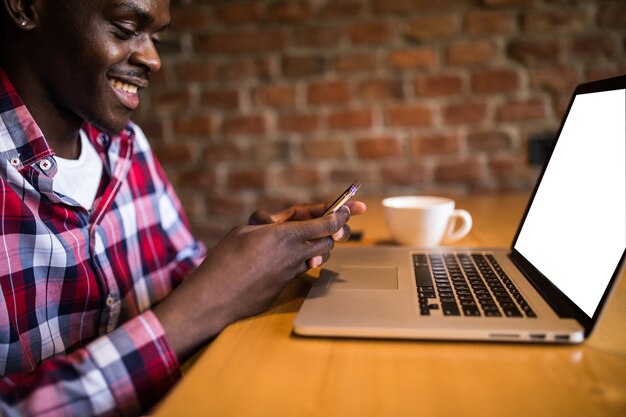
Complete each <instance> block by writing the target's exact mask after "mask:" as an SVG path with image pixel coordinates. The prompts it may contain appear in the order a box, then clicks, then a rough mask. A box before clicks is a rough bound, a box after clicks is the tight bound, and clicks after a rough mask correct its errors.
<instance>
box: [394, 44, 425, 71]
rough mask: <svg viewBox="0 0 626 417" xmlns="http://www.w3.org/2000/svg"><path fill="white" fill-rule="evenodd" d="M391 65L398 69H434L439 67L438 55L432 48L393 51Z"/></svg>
mask: <svg viewBox="0 0 626 417" xmlns="http://www.w3.org/2000/svg"><path fill="white" fill-rule="evenodd" d="M389 65H390V66H391V67H392V68H397V69H413V68H433V67H434V66H436V65H437V54H436V53H435V50H434V49H432V48H412V49H401V50H397V51H391V52H390V53H389Z"/></svg>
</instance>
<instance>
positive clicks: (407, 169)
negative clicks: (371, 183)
mask: <svg viewBox="0 0 626 417" xmlns="http://www.w3.org/2000/svg"><path fill="white" fill-rule="evenodd" d="M380 174H381V177H382V180H383V182H384V183H385V184H394V185H422V184H423V183H424V182H425V181H427V180H428V179H429V178H428V177H429V171H428V168H426V166H425V165H424V164H422V163H417V162H415V163H401V164H393V165H392V166H385V167H382V169H381V173H380Z"/></svg>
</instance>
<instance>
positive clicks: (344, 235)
mask: <svg viewBox="0 0 626 417" xmlns="http://www.w3.org/2000/svg"><path fill="white" fill-rule="evenodd" d="M350 234H351V230H350V226H348V225H347V224H345V225H343V227H342V228H341V229H339V231H338V232H336V233H335V234H334V235H332V238H333V240H334V241H335V242H345V241H346V240H348V239H350Z"/></svg>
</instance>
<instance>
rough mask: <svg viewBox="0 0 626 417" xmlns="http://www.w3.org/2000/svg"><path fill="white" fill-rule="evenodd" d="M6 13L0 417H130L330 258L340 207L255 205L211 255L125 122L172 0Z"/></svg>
mask: <svg viewBox="0 0 626 417" xmlns="http://www.w3.org/2000/svg"><path fill="white" fill-rule="evenodd" d="M0 17H1V21H0V154H1V158H0V231H1V232H0V286H1V289H2V297H0V374H1V375H3V377H2V378H1V379H0V410H1V411H2V412H0V414H6V415H36V414H43V415H60V414H63V415H113V414H115V415H118V414H122V415H137V414H140V413H142V412H145V411H147V410H149V409H150V407H151V406H152V405H153V404H154V403H155V402H156V401H158V400H159V399H160V398H161V397H162V396H163V394H164V393H165V392H167V390H168V389H169V388H171V386H172V385H173V384H174V383H175V382H176V381H177V379H178V378H179V376H180V371H179V362H180V361H182V360H184V359H185V358H187V357H188V356H189V355H190V354H192V353H193V352H194V351H196V350H197V349H198V348H199V347H200V346H202V345H203V344H204V343H206V342H207V341H208V340H210V338H212V337H213V336H215V335H216V334H217V333H218V332H220V331H221V330H222V329H223V328H224V327H225V326H226V325H228V324H229V323H232V322H233V321H235V320H238V319H240V318H242V317H246V316H249V315H253V314H257V313H259V312H261V311H263V310H264V309H265V308H267V307H268V306H269V305H270V304H271V302H272V301H273V300H274V299H275V297H276V296H277V294H278V293H279V292H280V291H281V290H282V289H283V288H284V286H285V285H286V283H287V282H289V281H290V280H291V279H292V278H293V277H295V276H297V275H298V274H300V273H302V272H304V271H305V270H306V269H308V268H309V267H311V266H313V267H315V266H319V265H320V264H322V263H323V262H325V261H326V260H327V258H328V256H329V253H330V250H331V249H332V247H333V240H339V239H344V238H346V237H347V236H348V235H349V229H348V228H347V226H346V222H347V220H348V218H349V215H350V210H349V209H348V208H346V207H344V208H342V209H340V210H339V211H338V212H337V213H336V214H333V215H329V216H326V217H324V218H318V216H320V215H321V214H322V213H323V210H324V205H323V204H319V205H309V206H296V207H293V208H291V209H289V210H286V211H284V212H282V213H278V214H276V215H269V214H267V213H262V212H259V213H255V214H254V215H253V216H252V217H251V224H250V225H247V226H241V227H238V228H236V229H235V230H233V231H232V232H230V233H229V234H228V235H227V236H225V237H224V239H223V240H222V241H221V242H220V243H219V244H217V245H216V246H215V248H214V249H212V250H211V251H210V252H209V253H208V254H206V253H205V249H204V247H203V246H202V244H200V243H199V242H197V241H195V240H194V239H193V237H192V236H191V234H190V232H189V228H188V225H187V221H186V219H185V217H184V215H183V214H182V209H181V205H180V202H179V201H178V199H177V198H176V196H175V194H174V192H173V190H172V188H171V185H170V183H169V182H168V181H167V179H166V178H165V175H164V173H163V171H162V169H161V167H160V165H159V164H158V162H157V161H156V159H155V158H154V155H153V153H152V152H151V150H150V147H149V145H148V142H147V140H146V138H145V136H144V135H143V133H142V131H141V130H140V129H139V127H138V126H136V125H134V124H133V123H132V122H130V116H131V113H132V111H133V110H134V109H135V108H136V107H137V106H138V105H139V97H138V95H137V91H138V90H140V89H142V88H145V87H147V86H148V82H149V76H150V74H151V73H153V72H155V71H157V70H158V69H159V68H160V65H161V62H160V59H159V55H158V52H157V50H156V47H157V45H158V42H159V36H160V33H161V32H162V31H163V30H165V29H166V28H167V27H168V25H169V23H170V14H169V0H90V1H85V0H2V13H1V15H0ZM349 206H350V209H351V210H352V214H360V213H363V212H364V211H365V206H364V205H363V204H362V203H360V202H353V203H349ZM286 220H290V221H286ZM263 223H265V224H263ZM203 258H204V261H203ZM198 265H199V266H198ZM196 267H197V268H196ZM183 279H184V281H183Z"/></svg>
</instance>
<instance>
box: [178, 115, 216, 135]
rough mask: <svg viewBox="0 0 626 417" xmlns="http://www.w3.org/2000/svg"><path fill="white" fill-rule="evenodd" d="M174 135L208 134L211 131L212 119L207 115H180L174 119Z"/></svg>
mask: <svg viewBox="0 0 626 417" xmlns="http://www.w3.org/2000/svg"><path fill="white" fill-rule="evenodd" d="M172 127H173V130H174V133H175V134H176V135H192V136H193V135H198V136H209V135H211V133H212V132H213V119H212V118H211V116H209V115H204V114H199V115H195V116H180V117H177V118H176V119H174V122H173V126H172Z"/></svg>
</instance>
